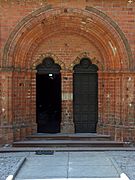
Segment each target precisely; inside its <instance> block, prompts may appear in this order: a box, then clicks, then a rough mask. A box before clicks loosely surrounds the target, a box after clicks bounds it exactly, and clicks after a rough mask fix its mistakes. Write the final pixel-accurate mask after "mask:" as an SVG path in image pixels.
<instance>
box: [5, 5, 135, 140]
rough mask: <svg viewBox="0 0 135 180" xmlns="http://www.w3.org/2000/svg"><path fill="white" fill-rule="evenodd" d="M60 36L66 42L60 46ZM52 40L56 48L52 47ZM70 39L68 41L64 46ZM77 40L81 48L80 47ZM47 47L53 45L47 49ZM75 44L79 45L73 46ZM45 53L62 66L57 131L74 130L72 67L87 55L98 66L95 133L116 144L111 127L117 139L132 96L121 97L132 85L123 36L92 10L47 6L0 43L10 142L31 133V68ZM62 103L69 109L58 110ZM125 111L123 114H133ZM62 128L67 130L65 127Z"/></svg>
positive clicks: (129, 56)
mask: <svg viewBox="0 0 135 180" xmlns="http://www.w3.org/2000/svg"><path fill="white" fill-rule="evenodd" d="M64 37H66V40H67V41H64ZM58 39H60V40H61V42H62V43H61V44H58ZM72 39H73V40H74V41H70V40H72ZM82 41H83V42H84V44H86V47H85V46H83V45H81V42H82ZM50 42H55V43H52V44H53V46H52V44H51V43H50ZM67 42H68V43H67ZM75 42H78V43H80V44H79V46H77V45H76V44H77V43H75ZM55 45H56V46H55ZM72 45H73V48H72ZM58 47H59V49H58ZM73 49H74V50H73ZM85 49H86V51H85ZM91 49H92V50H93V51H91ZM54 51H55V52H54ZM73 51H74V53H73ZM63 52H64V53H63ZM47 54H50V55H51V56H52V57H53V58H54V59H56V60H55V62H56V63H58V64H59V65H60V66H61V67H62V70H61V73H62V106H63V112H62V118H63V119H64V120H65V122H62V123H61V127H62V128H61V129H62V131H63V132H65V131H66V130H67V131H68V132H73V131H74V130H73V129H74V127H73V126H74V125H73V121H72V119H73V117H72V114H73V112H72V100H73V94H72V80H73V79H72V73H73V66H74V65H75V64H76V63H77V61H78V60H79V58H81V57H82V55H81V54H83V55H84V54H86V55H88V54H89V55H88V57H89V58H90V59H93V61H94V60H95V62H96V65H97V66H98V67H99V72H98V75H99V85H98V87H99V91H98V97H99V102H98V103H99V113H98V114H99V117H98V118H99V124H98V132H101V133H108V134H109V133H111V134H112V135H113V136H114V138H116V139H118V138H119V137H117V135H118V133H117V128H118V130H119V129H120V131H121V134H122V131H123V129H122V128H120V127H121V126H120V125H121V124H123V123H125V121H124V120H125V119H126V113H125V112H124V113H123V111H125V109H126V108H127V106H128V105H129V104H130V105H131V108H132V103H133V97H132V94H133V93H132V92H130V90H129V89H128V88H127V89H128V90H127V91H128V92H126V91H125V92H124V93H123V94H122V93H121V90H122V87H123V84H126V86H128V87H129V86H130V83H131V82H132V77H129V76H130V75H129V74H128V73H126V72H130V71H132V70H133V69H134V65H133V59H132V53H131V49H130V46H129V44H128V41H127V39H126V37H125V35H124V33H123V32H122V30H121V29H120V28H119V26H118V25H117V24H116V23H115V22H114V21H113V20H112V19H111V18H110V17H108V16H107V15H106V14H104V13H103V12H101V11H99V10H97V9H95V8H93V7H86V8H85V10H81V9H77V8H54V9H53V8H52V7H51V6H45V7H42V8H40V9H38V10H36V11H34V12H32V13H31V14H29V15H28V16H26V17H25V18H24V19H23V20H22V21H21V22H19V23H18V25H17V26H16V27H15V28H14V30H13V31H12V33H11V34H10V36H9V38H8V40H7V43H6V44H5V48H4V53H3V59H2V69H3V70H5V69H7V71H8V72H9V73H10V77H11V78H12V80H11V82H10V83H9V84H8V86H9V87H8V88H11V89H12V98H10V97H9V98H8V100H7V105H6V106H8V108H7V109H8V112H7V118H8V117H9V115H10V114H11V115H12V116H10V123H11V125H12V128H13V138H14V139H17V137H18V134H19V138H20V139H21V138H24V137H25V135H28V134H31V133H32V132H36V120H35V117H36V115H35V112H36V111H35V99H36V98H35V86H36V85H35V75H36V66H37V65H38V64H40V63H41V61H42V58H44V57H45V56H46V55H47ZM96 55H97V56H98V57H96ZM126 93H127V94H129V96H128V98H125V96H126V95H127V94H126ZM64 103H65V104H64ZM67 104H68V106H69V107H70V108H69V107H68V111H67V110H65V111H64V109H66V108H67V107H66V105H67ZM3 108H4V107H3ZM131 108H130V109H129V111H131V114H133V109H131ZM66 124H68V126H66V127H65V125H66ZM10 129H11V128H10ZM109 129H111V131H110V130H109ZM120 138H121V137H120ZM122 138H123V137H122ZM122 140H123V139H122Z"/></svg>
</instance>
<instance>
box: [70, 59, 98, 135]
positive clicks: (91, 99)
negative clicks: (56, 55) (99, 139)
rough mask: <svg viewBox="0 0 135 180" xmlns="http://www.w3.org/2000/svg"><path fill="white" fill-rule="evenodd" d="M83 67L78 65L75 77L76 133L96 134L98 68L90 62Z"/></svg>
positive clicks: (75, 69) (74, 106)
mask: <svg viewBox="0 0 135 180" xmlns="http://www.w3.org/2000/svg"><path fill="white" fill-rule="evenodd" d="M87 62H88V61H87ZM81 66H82V65H81V63H80V64H79V65H76V67H75V68H74V77H73V81H74V82H73V90H74V96H73V98H74V103H73V108H74V123H75V132H80V133H89V132H96V125H97V121H98V75H97V68H95V65H94V66H93V65H92V64H91V62H90V61H89V62H88V66H87V67H86V66H85V67H84V66H83V67H81ZM92 66H93V68H94V70H95V72H94V70H93V69H92Z"/></svg>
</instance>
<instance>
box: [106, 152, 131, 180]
mask: <svg viewBox="0 0 135 180" xmlns="http://www.w3.org/2000/svg"><path fill="white" fill-rule="evenodd" d="M107 155H109V156H111V157H112V158H113V159H114V160H115V162H116V163H117V164H118V166H119V167H120V169H121V170H122V171H123V172H124V173H125V174H126V175H127V176H128V177H129V178H130V180H135V152H134V151H111V152H107Z"/></svg>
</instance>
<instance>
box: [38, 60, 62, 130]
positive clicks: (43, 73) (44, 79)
mask: <svg viewBox="0 0 135 180" xmlns="http://www.w3.org/2000/svg"><path fill="white" fill-rule="evenodd" d="M49 63H50V64H49ZM59 71H60V67H59V65H57V64H55V63H54V61H53V60H52V59H51V60H50V59H49V60H48V59H46V60H45V61H44V62H43V63H42V64H40V65H39V66H37V75H36V107H37V132H38V133H58V132H60V122H61V74H60V72H59Z"/></svg>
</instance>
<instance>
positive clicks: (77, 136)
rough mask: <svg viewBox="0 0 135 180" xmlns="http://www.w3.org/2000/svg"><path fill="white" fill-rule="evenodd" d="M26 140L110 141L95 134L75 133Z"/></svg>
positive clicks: (34, 135)
mask: <svg viewBox="0 0 135 180" xmlns="http://www.w3.org/2000/svg"><path fill="white" fill-rule="evenodd" d="M26 139H28V140H79V141H80V140H82V141H83V140H87V141H110V140H111V136H110V135H101V134H97V133H75V134H61V133H58V134H46V133H37V134H33V135H30V136H28V137H27V138H26Z"/></svg>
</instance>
